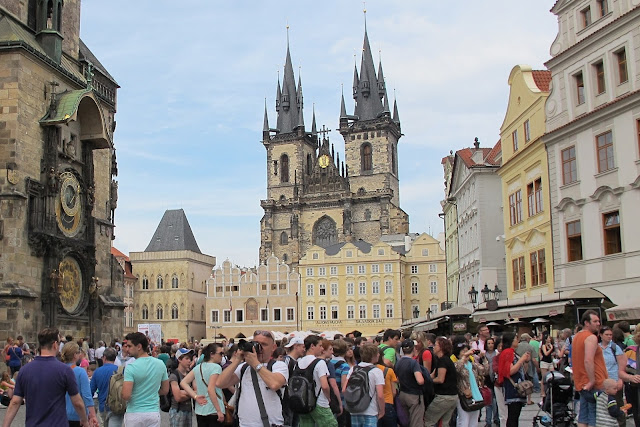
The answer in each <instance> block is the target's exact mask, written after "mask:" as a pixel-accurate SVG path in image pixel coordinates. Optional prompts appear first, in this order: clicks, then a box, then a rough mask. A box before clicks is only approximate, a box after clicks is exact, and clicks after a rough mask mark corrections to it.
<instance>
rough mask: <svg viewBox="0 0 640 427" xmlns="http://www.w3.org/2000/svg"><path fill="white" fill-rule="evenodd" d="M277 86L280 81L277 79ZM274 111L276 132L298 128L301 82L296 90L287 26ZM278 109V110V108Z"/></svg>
mask: <svg viewBox="0 0 640 427" xmlns="http://www.w3.org/2000/svg"><path fill="white" fill-rule="evenodd" d="M278 85H280V80H279V79H278ZM276 106H277V107H276V111H278V125H277V127H278V131H279V132H280V133H281V134H282V133H291V132H293V130H294V129H296V128H297V127H298V126H300V122H301V121H302V123H303V125H304V120H303V119H302V108H303V106H302V82H301V81H300V79H299V80H298V88H296V79H295V76H294V74H293V62H292V61H291V50H290V48H289V26H287V56H286V58H285V63H284V75H283V77H282V92H281V93H280V96H279V106H278V101H276ZM278 107H279V108H278Z"/></svg>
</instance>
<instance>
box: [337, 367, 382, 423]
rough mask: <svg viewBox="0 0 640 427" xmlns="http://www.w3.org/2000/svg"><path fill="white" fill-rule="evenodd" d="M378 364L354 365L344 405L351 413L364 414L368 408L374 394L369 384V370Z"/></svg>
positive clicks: (345, 393) (345, 391)
mask: <svg viewBox="0 0 640 427" xmlns="http://www.w3.org/2000/svg"><path fill="white" fill-rule="evenodd" d="M374 368H376V369H378V368H377V367H376V366H374V365H371V366H366V367H362V366H357V365H356V366H354V367H353V372H352V373H351V376H350V377H349V381H347V388H346V389H345V390H344V407H345V408H346V409H347V411H349V413H351V414H362V413H363V412H364V411H366V410H367V408H368V407H369V404H370V403H371V399H373V396H372V394H371V386H370V384H369V371H370V370H372V369H374Z"/></svg>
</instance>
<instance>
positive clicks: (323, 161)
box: [318, 154, 331, 169]
mask: <svg viewBox="0 0 640 427" xmlns="http://www.w3.org/2000/svg"><path fill="white" fill-rule="evenodd" d="M330 160H331V159H330V158H329V156H327V155H326V154H323V155H322V156H320V157H318V165H320V167H321V168H322V169H324V168H326V167H327V166H329V161H330Z"/></svg>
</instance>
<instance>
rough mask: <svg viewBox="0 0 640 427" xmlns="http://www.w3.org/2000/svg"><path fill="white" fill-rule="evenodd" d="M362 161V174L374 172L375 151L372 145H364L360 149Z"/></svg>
mask: <svg viewBox="0 0 640 427" xmlns="http://www.w3.org/2000/svg"><path fill="white" fill-rule="evenodd" d="M360 159H361V160H360V162H361V167H362V172H369V171H371V170H373V149H372V148H371V144H368V143H365V144H362V147H361V148H360Z"/></svg>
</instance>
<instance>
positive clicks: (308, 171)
mask: <svg viewBox="0 0 640 427" xmlns="http://www.w3.org/2000/svg"><path fill="white" fill-rule="evenodd" d="M307 175H311V154H307Z"/></svg>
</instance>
